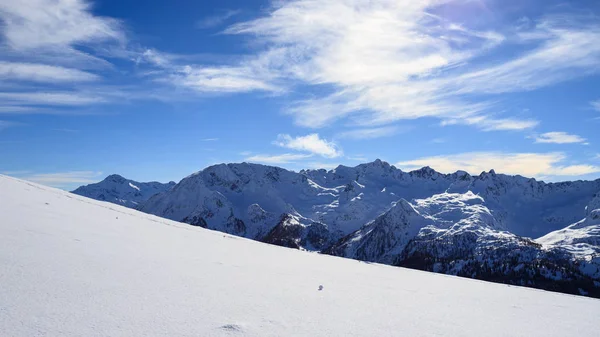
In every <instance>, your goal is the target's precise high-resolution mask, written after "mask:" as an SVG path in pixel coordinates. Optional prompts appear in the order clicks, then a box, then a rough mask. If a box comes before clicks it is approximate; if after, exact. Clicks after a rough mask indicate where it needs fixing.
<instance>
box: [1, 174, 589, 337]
mask: <svg viewBox="0 0 600 337" xmlns="http://www.w3.org/2000/svg"><path fill="white" fill-rule="evenodd" d="M396 206H397V207H398V205H396ZM400 206H401V207H404V206H406V205H404V204H401V205H400ZM406 211H407V212H408V213H411V211H410V209H409V210H406ZM0 212H1V214H2V221H0V240H1V244H0V284H1V286H0V331H2V335H5V336H13V337H20V336H24V337H25V336H26V337H29V336H237V335H239V336H390V335H403V336H436V335H437V336H492V337H493V336H527V337H535V336H544V337H551V336H569V335H573V334H577V336H582V337H586V336H597V334H598V331H599V329H600V323H599V322H598V313H599V312H600V301H598V300H594V299H590V298H585V297H576V296H568V295H562V294H557V293H551V292H545V291H537V290H532V289H526V288H520V287H509V286H504V285H499V284H493V283H486V282H480V281H474V280H469V279H464V278H457V277H450V276H444V275H439V274H432V273H425V272H420V271H415V270H410V269H404V268H393V267H388V266H383V265H377V264H366V263H361V262H358V261H354V260H348V259H341V258H337V257H331V256H325V255H319V254H316V253H309V252H301V251H298V250H292V249H285V248H281V247H276V246H272V245H266V244H262V243H258V242H255V241H250V240H246V239H243V238H239V237H233V236H229V235H227V234H223V233H219V232H214V231H209V230H205V229H202V228H199V227H192V226H188V225H184V224H180V223H177V222H173V221H169V220H166V219H162V218H158V217H155V216H152V215H148V214H144V213H140V212H138V211H135V210H132V209H129V208H125V207H122V206H118V205H112V204H108V203H103V202H98V201H94V200H91V199H88V198H85V197H81V196H77V195H73V194H70V193H67V192H64V191H60V190H56V189H52V188H47V187H42V186H39V185H36V184H32V183H27V182H23V181H20V180H16V179H13V178H8V177H4V176H0ZM254 213H255V214H256V212H254ZM400 213H401V212H400ZM320 286H322V290H320V291H319V290H318V289H319V288H320Z"/></svg>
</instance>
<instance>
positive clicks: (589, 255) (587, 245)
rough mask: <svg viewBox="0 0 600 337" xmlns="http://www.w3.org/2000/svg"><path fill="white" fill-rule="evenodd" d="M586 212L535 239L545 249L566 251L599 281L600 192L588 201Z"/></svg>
mask: <svg viewBox="0 0 600 337" xmlns="http://www.w3.org/2000/svg"><path fill="white" fill-rule="evenodd" d="M586 214H587V216H586V217H585V219H583V220H581V221H579V222H577V223H575V224H573V225H571V226H568V227H566V228H564V229H561V230H558V231H554V232H551V233H548V234H546V235H544V236H543V237H541V238H539V239H537V240H536V241H537V242H538V243H541V244H543V245H544V247H545V248H546V249H560V250H565V251H567V252H568V253H569V254H570V255H571V259H572V260H573V264H575V265H577V266H579V268H580V269H581V271H582V272H584V273H586V274H589V275H592V276H593V277H594V278H595V279H597V280H598V281H600V194H597V195H596V196H595V197H594V199H592V201H590V203H589V205H588V206H587V207H586ZM598 285H599V286H600V282H598Z"/></svg>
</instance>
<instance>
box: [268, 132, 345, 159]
mask: <svg viewBox="0 0 600 337" xmlns="http://www.w3.org/2000/svg"><path fill="white" fill-rule="evenodd" d="M273 144H275V145H277V146H280V147H285V148H288V149H292V150H296V151H303V152H309V153H312V154H316V155H319V156H322V157H326V158H336V157H339V156H341V155H343V152H342V150H341V149H340V148H339V146H338V145H337V144H336V143H334V142H332V141H328V140H325V139H322V138H321V137H319V134H317V133H312V134H309V135H306V136H298V137H292V136H290V135H287V134H280V135H278V136H277V140H276V141H274V142H273Z"/></svg>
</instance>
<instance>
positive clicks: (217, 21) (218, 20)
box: [195, 9, 241, 29]
mask: <svg viewBox="0 0 600 337" xmlns="http://www.w3.org/2000/svg"><path fill="white" fill-rule="evenodd" d="M240 13H241V10H239V9H238V10H228V11H225V12H224V13H222V14H218V15H212V16H208V17H206V18H204V19H202V20H198V21H197V22H196V25H195V26H196V28H198V29H209V28H215V27H217V26H220V25H222V24H223V23H225V21H227V20H228V19H230V18H231V17H233V16H236V15H238V14H240Z"/></svg>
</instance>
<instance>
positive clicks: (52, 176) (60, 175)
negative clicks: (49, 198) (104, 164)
mask: <svg viewBox="0 0 600 337" xmlns="http://www.w3.org/2000/svg"><path fill="white" fill-rule="evenodd" d="M101 175H102V172H94V171H68V172H57V173H35V174H28V175H22V176H19V178H21V179H24V180H28V181H32V182H34V183H38V184H42V185H48V186H52V187H58V188H62V187H72V185H73V184H89V183H94V182H97V181H98V178H99V177H100V176H101Z"/></svg>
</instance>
